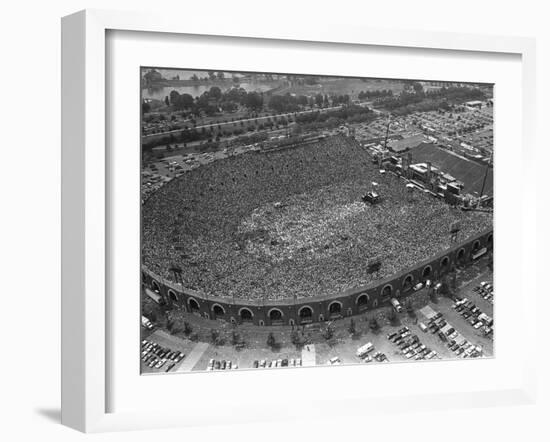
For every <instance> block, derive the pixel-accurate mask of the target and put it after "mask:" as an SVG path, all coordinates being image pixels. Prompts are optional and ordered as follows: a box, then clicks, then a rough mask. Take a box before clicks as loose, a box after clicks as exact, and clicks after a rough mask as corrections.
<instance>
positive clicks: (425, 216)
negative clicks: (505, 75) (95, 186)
mask: <svg viewBox="0 0 550 442" xmlns="http://www.w3.org/2000/svg"><path fill="white" fill-rule="evenodd" d="M373 182H377V185H376V191H377V192H378V193H379V194H380V196H381V198H382V200H381V203H379V204H375V205H370V204H365V203H363V202H362V201H361V197H362V196H363V195H364V194H365V193H366V192H367V191H369V190H372V186H373V184H372V183H373ZM142 216H143V224H142V226H143V227H142V233H143V236H142V238H143V239H142V257H143V263H144V264H145V266H147V267H148V268H149V269H150V270H152V271H153V272H154V273H156V274H159V275H161V276H162V277H163V278H165V279H169V280H170V279H172V280H173V279H174V274H173V272H171V270H170V269H171V267H173V266H174V265H177V266H179V267H180V268H181V279H182V282H183V284H184V286H186V287H189V288H192V289H196V290H200V291H202V292H203V293H205V294H208V295H209V296H220V297H229V298H241V299H242V298H245V299H260V300H261V299H281V298H289V299H292V298H304V297H310V296H317V295H329V294H335V293H338V292H340V291H343V290H345V289H348V288H352V287H356V286H359V285H363V284H367V283H369V282H371V281H373V280H374V279H376V278H383V277H386V276H390V275H391V274H394V273H396V272H398V271H400V270H402V269H404V268H407V267H410V266H412V265H414V264H415V263H416V262H418V261H422V260H425V259H427V258H428V257H430V256H432V255H434V254H436V253H438V252H440V251H441V250H443V249H445V248H447V247H449V246H450V245H451V238H450V234H449V228H450V225H451V223H452V222H453V221H460V224H461V231H460V233H459V238H458V240H461V239H465V238H467V237H469V236H472V235H474V234H475V233H477V232H480V231H481V230H484V229H486V228H487V227H490V226H491V223H492V218H491V215H490V214H486V213H480V212H463V211H460V210H459V209H454V208H452V207H450V206H448V205H447V204H445V203H444V202H443V201H441V200H439V199H435V198H433V197H430V196H427V195H425V194H424V193H421V192H417V193H415V194H413V196H412V199H411V198H410V197H409V196H408V195H407V193H406V188H405V186H404V184H403V182H402V181H399V179H398V178H396V177H394V176H391V175H387V176H382V175H380V174H379V171H378V169H377V168H376V167H375V166H374V165H373V164H372V161H371V158H370V156H369V155H368V153H367V152H366V151H365V150H363V149H362V148H361V147H360V146H359V145H358V144H357V143H356V142H355V141H354V140H353V139H351V138H345V137H341V136H338V137H331V138H328V139H326V140H324V141H321V142H316V143H313V144H306V145H303V146H299V147H294V148H291V149H286V150H279V151H271V152H250V153H247V154H243V155H239V156H234V157H230V158H227V159H224V160H220V161H215V162H213V163H210V164H207V165H204V166H202V167H200V168H198V169H195V170H193V171H190V172H188V173H185V174H183V175H182V176H181V177H180V178H178V179H175V180H172V181H171V182H170V183H168V184H166V185H165V186H163V187H162V188H161V189H159V190H158V191H157V192H155V194H154V195H153V196H152V197H151V198H149V199H148V200H147V202H146V203H145V204H144V205H143V215H142ZM373 260H375V261H379V262H381V267H380V270H379V271H378V272H376V273H370V272H369V271H368V270H369V269H368V266H369V265H370V264H371V263H372V262H373ZM178 278H179V277H178Z"/></svg>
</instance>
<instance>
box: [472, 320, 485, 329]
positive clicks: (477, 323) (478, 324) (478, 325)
mask: <svg viewBox="0 0 550 442" xmlns="http://www.w3.org/2000/svg"><path fill="white" fill-rule="evenodd" d="M482 325H483V322H481V321H479V322H476V323H475V324H474V328H475V329H476V330H477V329H478V328H480V327H481V326H482Z"/></svg>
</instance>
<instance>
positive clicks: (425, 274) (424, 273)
mask: <svg viewBox="0 0 550 442" xmlns="http://www.w3.org/2000/svg"><path fill="white" fill-rule="evenodd" d="M431 275H432V266H431V265H427V266H426V267H424V269H423V270H422V279H428V278H429V277H430V276H431Z"/></svg>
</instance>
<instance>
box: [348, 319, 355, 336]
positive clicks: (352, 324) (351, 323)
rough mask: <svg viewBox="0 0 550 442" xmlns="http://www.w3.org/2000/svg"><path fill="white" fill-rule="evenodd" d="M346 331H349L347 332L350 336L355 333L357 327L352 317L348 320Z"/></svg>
mask: <svg viewBox="0 0 550 442" xmlns="http://www.w3.org/2000/svg"><path fill="white" fill-rule="evenodd" d="M348 331H349V334H350V335H352V336H353V335H355V334H356V333H357V329H356V327H355V320H354V319H353V318H351V319H350V321H349V327H348Z"/></svg>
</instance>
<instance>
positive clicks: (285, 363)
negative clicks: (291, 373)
mask: <svg viewBox="0 0 550 442" xmlns="http://www.w3.org/2000/svg"><path fill="white" fill-rule="evenodd" d="M281 366H282V367H288V359H283V362H282V364H281Z"/></svg>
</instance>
